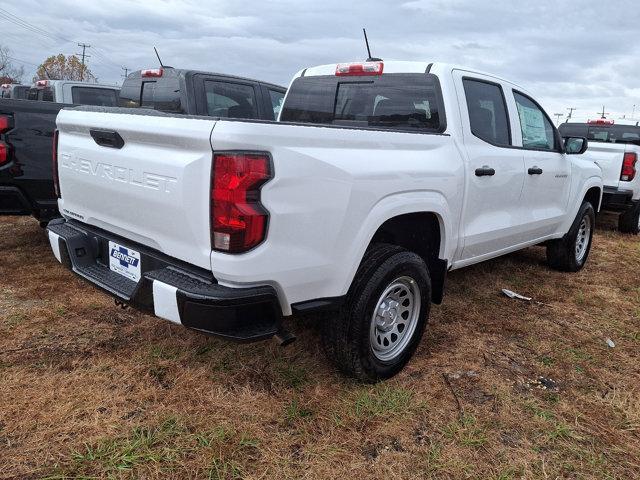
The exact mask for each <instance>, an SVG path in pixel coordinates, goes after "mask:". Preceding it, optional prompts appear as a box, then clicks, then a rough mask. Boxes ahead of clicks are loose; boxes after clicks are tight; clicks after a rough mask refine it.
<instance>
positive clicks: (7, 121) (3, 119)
mask: <svg viewBox="0 0 640 480" xmlns="http://www.w3.org/2000/svg"><path fill="white" fill-rule="evenodd" d="M11 127H12V125H11V117H8V116H6V115H0V133H5V132H7V131H9V130H11Z"/></svg>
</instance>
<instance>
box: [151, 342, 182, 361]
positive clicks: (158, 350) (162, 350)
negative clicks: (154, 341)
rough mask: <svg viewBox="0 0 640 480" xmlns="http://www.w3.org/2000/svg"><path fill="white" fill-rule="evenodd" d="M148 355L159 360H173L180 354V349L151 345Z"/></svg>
mask: <svg viewBox="0 0 640 480" xmlns="http://www.w3.org/2000/svg"><path fill="white" fill-rule="evenodd" d="M149 355H151V356H152V357H153V358H159V359H161V360H175V359H176V358H178V356H179V355H180V351H179V350H178V349H177V348H175V347H167V346H164V345H152V346H151V347H150V348H149Z"/></svg>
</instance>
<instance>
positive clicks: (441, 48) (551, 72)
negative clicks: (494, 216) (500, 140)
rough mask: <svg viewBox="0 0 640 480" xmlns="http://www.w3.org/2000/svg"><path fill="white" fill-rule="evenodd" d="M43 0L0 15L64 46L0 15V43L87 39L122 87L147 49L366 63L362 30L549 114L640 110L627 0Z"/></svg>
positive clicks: (44, 46)
mask: <svg viewBox="0 0 640 480" xmlns="http://www.w3.org/2000/svg"><path fill="white" fill-rule="evenodd" d="M43 3H45V2H39V1H36V0H22V1H21V2H14V3H13V4H11V5H10V6H9V5H8V6H7V7H5V8H6V9H7V10H9V11H11V12H12V13H13V14H15V15H17V16H19V17H21V18H23V19H25V20H27V21H29V22H30V23H32V24H34V25H36V26H38V27H41V28H44V29H46V30H47V31H50V32H54V33H55V35H56V36H61V37H64V39H68V40H72V42H65V41H62V40H61V39H59V38H58V39H57V40H50V39H46V38H43V37H41V36H39V35H36V34H34V33H32V32H29V31H27V30H25V29H22V28H20V27H18V26H16V25H13V24H11V23H8V22H6V21H5V20H3V19H1V18H0V22H1V24H0V26H1V28H2V30H3V39H2V43H3V44H6V45H7V46H8V47H9V48H11V50H12V52H13V56H14V57H16V58H20V59H22V60H24V61H26V62H30V63H34V64H37V63H40V62H41V61H42V60H43V59H44V58H45V57H46V56H48V55H50V54H54V53H58V52H62V53H65V54H69V53H75V52H77V51H78V47H77V46H76V45H75V43H76V42H78V41H81V42H86V43H89V44H91V45H92V48H91V49H89V52H88V53H89V54H90V55H92V56H91V58H89V60H88V61H89V65H90V67H91V68H92V70H93V71H94V72H95V73H96V74H97V75H98V76H99V78H100V79H101V80H102V81H107V82H118V81H121V78H120V75H121V73H122V71H120V69H119V67H120V66H121V65H124V66H127V67H128V68H130V69H139V68H146V67H151V66H155V65H156V59H155V56H154V54H153V49H152V47H153V46H154V45H157V46H158V48H159V50H160V52H161V54H162V57H163V60H164V62H165V63H167V64H171V65H173V66H176V67H184V68H197V69H201V70H211V71H217V72H225V73H232V74H238V75H245V76H250V77H254V78H260V79H264V80H268V81H272V82H276V83H280V84H285V85H286V84H287V83H288V81H289V79H290V77H291V76H292V75H293V74H294V73H295V72H296V71H298V70H299V69H301V68H304V67H306V66H310V65H316V64H322V63H333V62H341V61H349V60H357V59H362V58H364V56H365V49H364V44H363V41H362V37H361V27H363V26H366V27H367V30H368V32H369V37H370V41H371V44H372V49H373V53H374V55H376V56H380V57H382V58H385V59H398V60H425V61H446V62H450V63H457V64H461V65H464V66H467V67H470V68H478V69H481V70H484V71H489V72H493V73H496V74H499V75H501V76H503V77H505V78H509V79H512V80H514V81H515V82H517V83H519V84H521V85H522V86H524V87H525V88H527V89H528V90H530V91H531V92H533V93H534V94H535V95H536V96H537V98H539V99H540V101H541V103H542V104H543V105H544V106H545V107H546V108H547V110H548V111H549V113H556V112H558V113H560V112H565V111H566V110H565V109H566V107H569V106H572V107H578V109H579V110H578V112H577V114H578V115H580V116H582V117H584V118H588V117H594V116H595V112H596V111H597V110H599V109H600V108H601V107H602V105H603V104H604V105H606V108H607V110H608V111H609V112H612V113H613V116H614V118H617V116H620V115H622V114H624V113H630V111H631V109H632V106H633V105H634V104H636V103H637V104H638V105H640V86H638V85H637V81H636V79H637V78H639V74H640V66H639V65H638V62H637V61H636V58H638V53H640V45H638V44H637V43H636V42H634V41H633V39H634V38H635V37H636V31H637V19H638V14H639V13H640V4H638V3H637V1H635V0H618V1H615V2H592V1H587V0H582V1H567V0H538V1H537V2H531V1H526V2H525V1H520V0H517V1H515V0H514V1H478V0H475V1H474V0H415V1H408V2H404V3H402V2H398V3H396V2H388V1H382V0H371V1H362V0H355V1H351V2H345V1H338V0H325V1H321V2H319V1H310V0H297V1H294V0H287V1H285V0H276V1H270V2H246V1H245V2H238V1H235V2H234V1H230V0H219V1H195V0H161V1H146V2H142V1H137V2H136V1H128V0H114V1H109V2H77V1H72V0H62V1H59V2H46V4H44V5H43ZM96 48H98V49H96ZM25 67H26V69H27V71H30V72H31V71H33V69H34V67H33V65H28V64H27V65H25ZM639 110H640V108H639Z"/></svg>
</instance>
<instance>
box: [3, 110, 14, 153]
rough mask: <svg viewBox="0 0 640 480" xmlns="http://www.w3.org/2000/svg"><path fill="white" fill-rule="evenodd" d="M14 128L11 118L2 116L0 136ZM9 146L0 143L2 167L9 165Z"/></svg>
mask: <svg viewBox="0 0 640 480" xmlns="http://www.w3.org/2000/svg"><path fill="white" fill-rule="evenodd" d="M12 128H13V124H12V121H11V117H9V116H7V115H0V134H3V133H6V132H8V131H9V130H11V129H12ZM10 159H11V158H10V155H9V145H7V144H6V143H5V142H3V141H0V166H3V165H5V164H7V163H9V160H10Z"/></svg>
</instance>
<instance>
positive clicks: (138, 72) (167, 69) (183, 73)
mask: <svg viewBox="0 0 640 480" xmlns="http://www.w3.org/2000/svg"><path fill="white" fill-rule="evenodd" d="M163 69H164V71H165V72H167V73H171V74H173V75H174V76H176V77H177V76H182V77H186V76H187V75H198V74H201V75H217V76H220V77H224V78H230V79H234V80H245V81H249V82H255V83H260V84H261V85H265V86H267V87H274V88H277V89H280V90H286V87H283V86H282V85H277V84H275V83H270V82H265V81H263V80H256V79H254V78H248V77H240V76H237V75H229V74H227V73H216V72H205V71H202V70H189V69H186V68H173V67H163ZM142 70H145V69H142ZM142 70H135V71H133V72H131V73H130V74H129V75H128V76H127V78H140V77H141V76H142ZM125 81H126V79H125Z"/></svg>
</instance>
